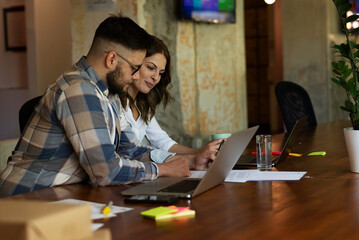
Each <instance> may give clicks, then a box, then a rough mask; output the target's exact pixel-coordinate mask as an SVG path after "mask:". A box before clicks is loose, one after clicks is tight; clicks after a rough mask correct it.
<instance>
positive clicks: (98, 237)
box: [81, 228, 111, 240]
mask: <svg viewBox="0 0 359 240" xmlns="http://www.w3.org/2000/svg"><path fill="white" fill-rule="evenodd" d="M81 240H111V232H110V229H108V228H101V229H99V230H97V231H95V232H94V233H93V236H92V237H89V238H86V239H81Z"/></svg>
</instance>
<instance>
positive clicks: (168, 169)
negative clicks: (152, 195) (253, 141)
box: [0, 16, 210, 197]
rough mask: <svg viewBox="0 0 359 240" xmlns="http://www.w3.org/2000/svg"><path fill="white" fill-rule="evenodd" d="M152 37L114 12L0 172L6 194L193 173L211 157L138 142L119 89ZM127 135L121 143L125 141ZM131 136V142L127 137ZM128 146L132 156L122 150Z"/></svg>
mask: <svg viewBox="0 0 359 240" xmlns="http://www.w3.org/2000/svg"><path fill="white" fill-rule="evenodd" d="M150 41H151V38H150V37H149V35H148V34H147V33H146V31H145V30H143V29H142V28H141V27H139V26H138V25H137V24H136V23H135V22H133V21H132V20H131V19H129V18H126V17H122V16H111V17H109V18H107V19H106V20H104V21H103V22H102V23H101V24H100V25H99V27H98V28H97V30H96V33H95V37H94V40H93V43H92V46H91V48H90V51H89V53H88V55H87V56H86V57H82V58H81V59H80V60H79V61H78V62H77V63H76V64H75V65H73V66H72V67H71V68H70V69H69V70H68V71H65V72H64V73H63V74H62V76H60V77H59V78H58V79H57V80H56V82H55V83H53V84H52V85H50V86H49V87H48V89H47V90H46V92H45V94H44V95H43V97H42V98H41V100H40V102H39V104H38V105H37V106H36V108H35V111H34V114H33V115H32V117H31V119H30V120H29V122H28V124H27V126H26V128H25V129H24V131H23V133H22V136H21V138H20V139H19V142H18V144H17V146H16V148H15V150H14V152H13V155H12V156H11V157H10V158H9V162H8V165H7V167H6V169H5V170H4V172H3V173H2V174H1V176H0V196H1V197H4V196H10V195H15V194H20V193H25V192H30V191H34V190H37V189H42V188H46V187H52V186H57V185H65V184H72V183H79V182H85V181H89V182H90V183H91V184H92V185H94V186H97V185H100V186H105V185H116V184H127V183H133V182H140V181H143V180H151V179H155V178H157V177H161V176H173V177H183V176H189V175H190V172H189V168H193V169H205V168H206V167H207V166H208V163H209V160H210V159H209V157H205V156H187V155H186V156H179V155H175V156H173V154H171V153H167V152H163V151H161V150H153V149H151V148H148V147H141V146H139V143H138V140H136V139H134V138H133V136H127V135H125V134H121V130H123V129H124V128H127V127H129V126H128V123H127V122H126V120H125V118H124V117H123V115H122V114H123V113H122V109H121V108H119V106H117V105H116V102H118V101H117V100H116V99H111V100H112V101H110V99H109V92H111V93H113V94H111V97H113V98H118V95H117V93H121V92H122V91H126V89H127V88H128V85H129V84H130V83H132V81H134V80H136V79H138V78H139V73H138V70H139V69H140V67H141V63H142V61H143V59H144V57H145V55H146V48H147V47H148V44H149V42H150ZM120 140H121V144H119V143H120ZM123 143H125V144H123ZM120 148H121V152H124V151H123V148H125V149H126V151H125V152H126V154H125V156H126V157H129V158H131V159H132V160H130V159H128V158H125V157H123V155H122V156H120V155H119V154H118V153H117V150H118V149H120Z"/></svg>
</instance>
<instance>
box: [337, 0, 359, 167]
mask: <svg viewBox="0 0 359 240" xmlns="http://www.w3.org/2000/svg"><path fill="white" fill-rule="evenodd" d="M333 3H334V5H335V7H336V9H337V12H338V15H339V18H340V24H341V26H342V29H343V32H344V34H345V37H346V42H345V43H342V44H340V45H334V46H333V48H334V49H336V50H337V52H339V55H340V56H341V58H340V59H339V60H338V61H333V62H332V68H333V73H334V77H333V78H331V80H332V81H333V82H334V83H335V84H336V85H338V86H340V87H342V88H343V89H344V90H345V93H346V100H345V102H344V105H343V106H340V108H341V109H342V110H344V111H347V112H348V113H349V116H350V120H351V123H352V128H346V129H344V136H345V142H346V145H347V148H348V154H349V160H350V170H351V171H353V172H358V173H359V146H358V147H356V146H355V145H356V144H359V89H358V84H359V69H358V66H357V64H358V62H359V44H356V43H355V42H352V41H351V40H350V37H351V35H352V34H354V33H358V32H359V28H355V29H352V30H348V29H347V27H346V24H347V23H352V22H354V21H356V20H357V19H359V16H358V15H351V16H348V17H347V16H346V13H347V11H348V10H350V9H351V8H352V4H351V3H349V2H348V0H333ZM352 138H354V139H352Z"/></svg>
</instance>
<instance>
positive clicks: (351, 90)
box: [349, 82, 356, 111]
mask: <svg viewBox="0 0 359 240" xmlns="http://www.w3.org/2000/svg"><path fill="white" fill-rule="evenodd" d="M349 92H350V94H351V95H352V96H353V98H355V96H356V87H355V85H354V82H352V83H351V84H350V85H349ZM353 111H355V107H353Z"/></svg>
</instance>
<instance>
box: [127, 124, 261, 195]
mask: <svg viewBox="0 0 359 240" xmlns="http://www.w3.org/2000/svg"><path fill="white" fill-rule="evenodd" d="M258 127H259V126H255V127H252V128H249V129H246V130H243V131H240V132H236V133H233V134H232V135H231V136H230V137H229V138H228V139H227V141H226V143H225V144H223V146H222V148H221V150H220V151H219V152H218V154H217V157H216V160H215V161H214V162H213V163H212V165H211V167H210V168H209V169H208V170H207V172H206V174H205V175H204V176H203V178H172V177H162V178H157V179H155V180H152V181H149V182H146V183H144V184H141V185H138V186H135V187H133V188H130V189H127V190H125V191H122V192H121V194H122V195H156V196H160V195H166V196H176V197H180V198H193V197H195V196H197V195H199V194H200V193H202V192H204V191H207V190H209V189H210V188H213V187H215V186H217V185H218V184H220V183H221V182H223V181H224V180H225V179H226V177H227V175H228V174H229V172H230V171H231V170H232V168H233V166H234V164H235V163H236V162H237V160H238V158H239V156H240V155H241V154H242V153H243V151H244V149H245V148H246V147H247V145H248V143H249V142H250V140H251V139H252V137H253V136H254V134H255V133H256V131H257V129H258ZM181 187H182V189H180V188H181Z"/></svg>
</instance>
